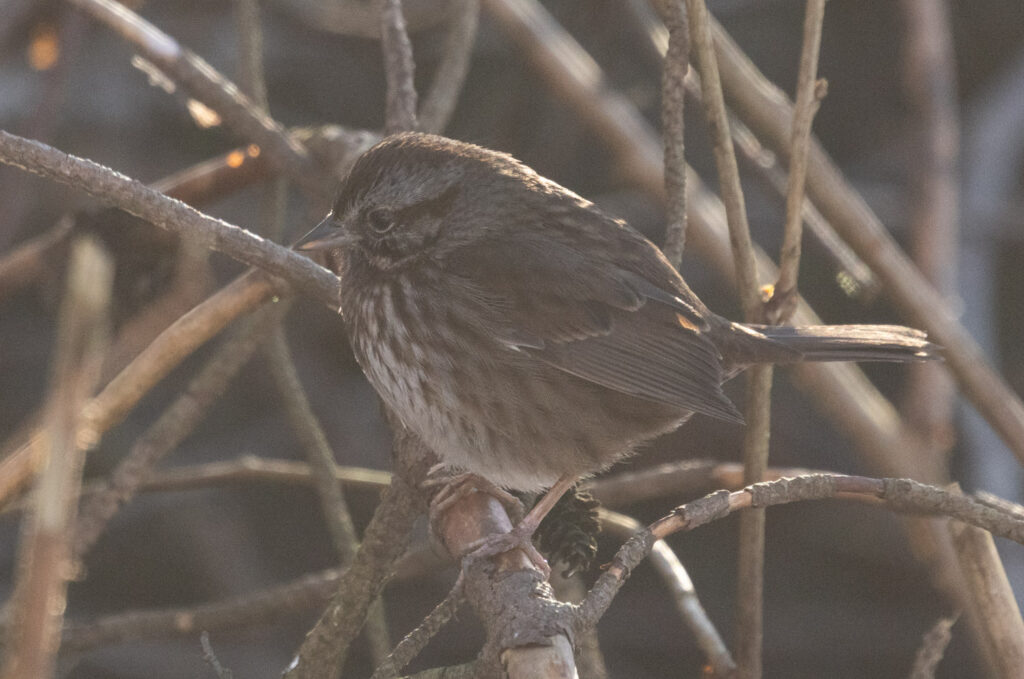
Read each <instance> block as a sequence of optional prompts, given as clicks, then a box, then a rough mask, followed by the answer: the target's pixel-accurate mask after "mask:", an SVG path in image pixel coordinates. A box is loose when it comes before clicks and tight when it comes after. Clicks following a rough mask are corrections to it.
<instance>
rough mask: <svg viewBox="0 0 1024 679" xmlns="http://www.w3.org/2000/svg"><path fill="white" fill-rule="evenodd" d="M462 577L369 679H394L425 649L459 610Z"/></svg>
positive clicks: (460, 575) (461, 576) (460, 576)
mask: <svg viewBox="0 0 1024 679" xmlns="http://www.w3.org/2000/svg"><path fill="white" fill-rule="evenodd" d="M463 582H464V581H463V575H462V574H461V573H460V574H459V577H458V578H457V579H456V580H455V585H454V586H453V587H452V589H451V591H450V592H448V594H447V595H446V596H445V598H444V599H442V600H441V603H439V604H438V605H437V606H435V607H434V610H432V611H430V613H429V614H427V617H426V618H424V619H423V622H421V623H420V624H419V625H418V626H417V627H416V629H414V630H413V631H412V632H409V634H407V635H406V636H405V638H404V639H402V640H401V641H400V642H399V643H398V646H396V647H395V650H394V651H392V652H391V653H390V654H389V655H388V656H387V658H386V659H385V660H384V662H383V663H382V664H380V665H379V666H378V667H377V669H376V670H374V672H373V676H372V677H371V678H370V679H395V678H396V677H397V676H398V673H399V672H401V671H402V669H403V668H404V667H405V666H406V665H408V664H409V663H410V662H412V660H413V659H414V658H415V657H416V656H417V655H419V654H420V652H421V651H422V650H423V649H424V648H426V646H427V644H428V643H429V642H430V640H431V639H433V638H434V637H435V636H436V635H437V633H438V632H440V631H441V628H442V627H444V626H445V625H447V624H448V621H449V620H451V619H452V617H453V616H454V615H455V613H456V612H457V611H458V609H459V604H460V603H461V602H462V595H463V591H462V585H463Z"/></svg>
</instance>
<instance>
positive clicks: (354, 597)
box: [284, 430, 433, 679]
mask: <svg viewBox="0 0 1024 679" xmlns="http://www.w3.org/2000/svg"><path fill="white" fill-rule="evenodd" d="M395 453H396V454H395V474H394V475H393V476H392V480H391V485H390V486H388V489H387V490H386V491H384V494H383V496H382V497H381V502H380V505H378V507H377V511H376V512H374V514H373V518H372V519H371V520H370V523H369V525H367V527H366V531H365V532H364V534H363V541H362V543H361V544H360V545H359V551H358V552H357V553H356V556H355V559H354V560H353V562H352V566H351V568H349V569H348V570H347V571H346V572H345V574H344V576H343V577H342V578H341V580H340V582H339V583H338V587H337V589H336V591H335V593H334V596H333V597H332V598H331V602H330V603H329V604H328V606H327V609H326V610H325V611H324V612H323V614H322V615H321V616H320V620H319V621H317V623H316V625H315V626H314V627H313V629H312V630H310V631H309V633H308V634H307V635H306V639H305V641H303V643H302V647H301V648H300V649H299V652H298V654H297V656H296V658H295V660H294V661H293V662H292V665H291V667H290V668H289V669H288V671H287V672H286V673H285V675H284V676H285V677H286V678H287V679H315V678H316V679H318V678H319V677H334V676H337V675H338V673H339V672H340V670H341V666H342V665H343V664H344V661H345V657H346V655H347V653H348V648H349V645H350V644H351V643H352V640H353V639H354V638H355V637H356V635H357V634H358V633H359V630H360V629H361V628H362V626H363V621H364V620H365V619H366V612H367V609H368V608H369V606H370V604H371V603H372V602H373V601H374V600H375V599H376V598H377V596H378V595H379V594H380V591H381V589H382V588H383V587H384V585H385V584H386V583H387V581H388V580H389V579H390V578H391V576H392V565H393V564H394V563H395V561H396V560H397V559H398V557H400V556H401V555H402V552H404V551H405V547H406V545H408V542H409V536H410V534H411V532H412V526H413V522H414V520H415V519H416V517H417V516H419V514H420V513H421V512H422V511H423V508H424V507H423V500H422V498H421V496H420V491H419V489H418V488H417V480H418V479H422V478H424V476H425V475H426V469H427V467H428V466H429V465H430V464H431V461H432V459H433V455H432V454H431V453H430V452H429V451H428V450H427V449H426V448H424V447H423V445H422V444H421V443H420V442H419V441H418V440H416V439H414V438H412V437H411V435H408V434H405V433H403V432H402V431H401V430H399V433H398V434H397V435H396V437H395Z"/></svg>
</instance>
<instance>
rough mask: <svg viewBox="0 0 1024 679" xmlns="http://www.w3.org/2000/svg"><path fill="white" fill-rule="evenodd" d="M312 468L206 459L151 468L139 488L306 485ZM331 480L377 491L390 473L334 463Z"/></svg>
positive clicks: (90, 490)
mask: <svg viewBox="0 0 1024 679" xmlns="http://www.w3.org/2000/svg"><path fill="white" fill-rule="evenodd" d="M313 476H314V472H313V470H312V468H311V467H310V466H309V465H308V464H306V463H305V462H298V461H295V460H268V459H265V458H261V457H253V456H251V455H243V456H242V457H239V458H237V459H234V460H227V461H224V462H208V463H206V464H197V465H190V466H184V467H174V468H171V469H163V470H154V471H153V473H151V474H149V475H147V476H146V477H145V479H143V481H142V483H141V484H140V486H139V491H144V492H153V491H176V490H185V489H194V488H204V487H208V486H221V485H229V484H237V483H251V482H254V481H262V482H273V483H286V484H300V485H309V484H311V483H313ZM333 478H334V480H335V481H337V482H338V483H341V484H343V485H345V486H346V487H348V488H353V489H358V490H364V491H367V490H369V491H380V490H382V489H384V488H385V487H387V485H388V484H389V483H391V474H389V473H388V472H385V471H380V470H378V469H366V468H363V467H342V466H340V465H335V466H334V477H333ZM99 490H100V487H98V486H95V485H92V484H86V486H85V487H84V488H83V489H82V495H83V496H85V497H88V496H89V495H91V494H95V493H96V492H98V491H99Z"/></svg>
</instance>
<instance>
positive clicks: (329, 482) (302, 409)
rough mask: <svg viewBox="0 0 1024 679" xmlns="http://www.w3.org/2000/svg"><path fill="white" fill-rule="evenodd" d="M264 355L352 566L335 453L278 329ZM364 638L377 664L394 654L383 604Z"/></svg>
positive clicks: (344, 560) (353, 540)
mask: <svg viewBox="0 0 1024 679" xmlns="http://www.w3.org/2000/svg"><path fill="white" fill-rule="evenodd" d="M265 353H266V356H267V365H268V366H269V368H270V374H271V376H272V377H273V379H274V382H275V383H276V384H277V388H278V391H279V392H280V393H281V398H282V400H283V401H284V410H285V413H286V414H287V416H288V420H289V422H290V423H291V425H292V430H293V431H294V432H295V434H296V436H297V437H298V439H299V442H300V443H301V444H302V448H303V450H304V451H305V453H306V459H307V460H308V461H309V466H310V469H311V470H312V472H313V473H312V478H313V484H314V486H315V487H316V490H317V495H318V496H319V497H320V506H321V508H322V510H323V513H324V520H325V521H326V523H327V530H328V532H329V533H330V535H331V540H332V542H333V543H334V549H335V551H337V553H338V556H339V557H340V561H341V565H342V566H348V565H349V564H351V563H352V559H353V558H354V557H355V554H356V549H357V548H358V547H359V536H358V535H357V534H356V528H355V524H354V523H353V522H352V515H351V514H350V513H349V509H348V501H347V500H346V499H345V495H344V493H342V488H341V485H340V484H339V483H338V482H337V480H335V469H336V467H337V465H336V463H335V459H334V452H333V451H332V450H331V447H330V444H329V443H328V442H327V436H326V435H325V434H324V431H323V428H322V427H321V426H320V422H319V421H318V420H317V418H316V415H314V413H313V409H312V408H311V407H310V404H309V400H308V399H307V398H306V394H305V392H304V391H303V389H302V383H301V382H300V381H299V376H298V374H297V372H296V370H295V362H294V360H293V359H292V355H291V350H290V349H289V347H288V342H287V340H286V338H285V335H284V330H283V328H281V327H280V325H279V326H278V327H277V328H276V329H275V331H274V333H273V335H272V337H271V339H270V343H269V344H268V345H267V347H266V350H265ZM366 633H367V640H368V641H369V644H370V651H371V655H372V656H373V659H374V662H375V663H379V662H381V661H383V659H384V658H385V657H387V655H388V652H389V651H390V650H391V641H390V635H389V633H388V628H387V621H386V619H385V617H384V608H383V606H382V604H381V603H380V601H379V600H378V601H377V602H375V603H374V604H373V605H372V607H371V610H370V614H369V617H368V619H367V628H366Z"/></svg>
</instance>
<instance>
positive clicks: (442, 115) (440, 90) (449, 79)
mask: <svg viewBox="0 0 1024 679" xmlns="http://www.w3.org/2000/svg"><path fill="white" fill-rule="evenodd" d="M459 5H460V6H459V7H457V8H456V9H457V11H456V12H455V13H454V14H453V16H452V18H451V20H450V25H449V26H448V35H447V36H446V37H445V43H444V56H443V57H442V60H441V64H440V65H439V66H438V67H437V69H436V70H435V71H434V79H433V80H432V81H431V83H430V89H429V90H427V96H425V97H424V98H423V105H422V107H421V108H420V128H421V129H422V130H423V131H424V132H435V133H441V132H443V131H444V129H445V128H446V127H447V126H448V121H449V120H450V119H451V117H452V113H453V112H454V111H455V105H456V104H457V103H458V100H459V93H460V92H461V91H462V85H463V83H464V82H465V80H466V74H467V73H468V72H469V58H470V56H472V54H473V44H474V42H475V41H476V31H477V26H478V25H479V23H480V0H459Z"/></svg>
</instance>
